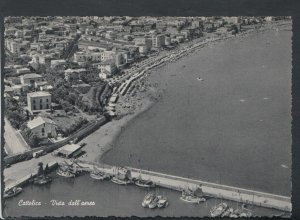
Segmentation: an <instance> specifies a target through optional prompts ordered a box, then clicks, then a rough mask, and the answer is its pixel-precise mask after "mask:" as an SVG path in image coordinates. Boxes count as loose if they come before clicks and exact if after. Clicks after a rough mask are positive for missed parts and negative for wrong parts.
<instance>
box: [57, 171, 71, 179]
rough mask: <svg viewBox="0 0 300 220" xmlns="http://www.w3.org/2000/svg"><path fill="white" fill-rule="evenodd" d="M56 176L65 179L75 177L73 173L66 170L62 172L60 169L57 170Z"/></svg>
mask: <svg viewBox="0 0 300 220" xmlns="http://www.w3.org/2000/svg"><path fill="white" fill-rule="evenodd" d="M56 173H57V175H59V176H63V177H67V178H71V177H75V174H74V173H71V172H70V171H68V170H66V171H65V170H62V169H58V170H57V171H56Z"/></svg>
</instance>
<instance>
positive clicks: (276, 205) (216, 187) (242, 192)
mask: <svg viewBox="0 0 300 220" xmlns="http://www.w3.org/2000/svg"><path fill="white" fill-rule="evenodd" d="M77 165H78V168H79V169H81V170H83V171H92V170H93V169H94V166H95V167H97V169H98V170H100V171H102V172H103V173H106V174H109V175H111V176H112V175H115V174H116V170H117V167H115V166H110V165H106V164H98V163H93V162H87V161H77ZM125 168H126V169H128V170H130V171H131V177H132V178H138V177H141V178H142V179H144V180H149V179H150V180H151V181H152V182H154V183H155V184H156V185H157V186H160V187H164V188H168V189H173V190H176V191H182V190H183V189H186V188H187V187H190V188H193V187H197V186H200V187H201V188H202V191H203V193H204V195H205V196H208V197H214V198H219V199H226V200H231V201H236V202H240V203H244V204H250V205H256V206H261V207H266V208H273V209H278V210H282V211H286V212H291V211H292V203H291V198H290V197H286V196H281V195H275V194H270V193H264V192H260V191H255V190H248V189H243V188H238V187H233V186H227V185H223V184H216V183H210V182H206V181H202V180H195V179H190V178H184V177H179V176H174V175H168V174H163V173H159V172H153V171H148V170H141V169H136V168H132V167H125Z"/></svg>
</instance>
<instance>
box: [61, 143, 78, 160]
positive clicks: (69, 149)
mask: <svg viewBox="0 0 300 220" xmlns="http://www.w3.org/2000/svg"><path fill="white" fill-rule="evenodd" d="M80 148H82V147H81V146H80V145H79V144H66V145H65V146H63V147H62V148H60V150H59V153H60V154H63V155H65V156H67V157H69V156H70V155H71V154H73V153H74V152H75V151H77V150H79V149H80Z"/></svg>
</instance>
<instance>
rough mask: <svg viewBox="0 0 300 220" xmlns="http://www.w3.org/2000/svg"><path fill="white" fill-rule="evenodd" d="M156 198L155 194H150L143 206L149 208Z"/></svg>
mask: <svg viewBox="0 0 300 220" xmlns="http://www.w3.org/2000/svg"><path fill="white" fill-rule="evenodd" d="M154 198H155V196H154V194H153V193H148V194H147V195H146V196H145V198H144V200H143V202H142V206H143V207H144V208H145V207H147V206H149V204H150V203H151V202H152V200H153V199H154Z"/></svg>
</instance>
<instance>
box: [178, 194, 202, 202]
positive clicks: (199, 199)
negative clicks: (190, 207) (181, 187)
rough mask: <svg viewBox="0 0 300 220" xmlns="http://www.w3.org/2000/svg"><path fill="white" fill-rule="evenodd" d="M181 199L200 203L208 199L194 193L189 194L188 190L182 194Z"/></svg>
mask: <svg viewBox="0 0 300 220" xmlns="http://www.w3.org/2000/svg"><path fill="white" fill-rule="evenodd" d="M180 199H181V200H182V201H184V202H189V203H198V204H199V203H200V202H205V201H206V199H205V198H204V197H198V196H195V195H192V194H187V193H186V192H182V195H181V197H180Z"/></svg>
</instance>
